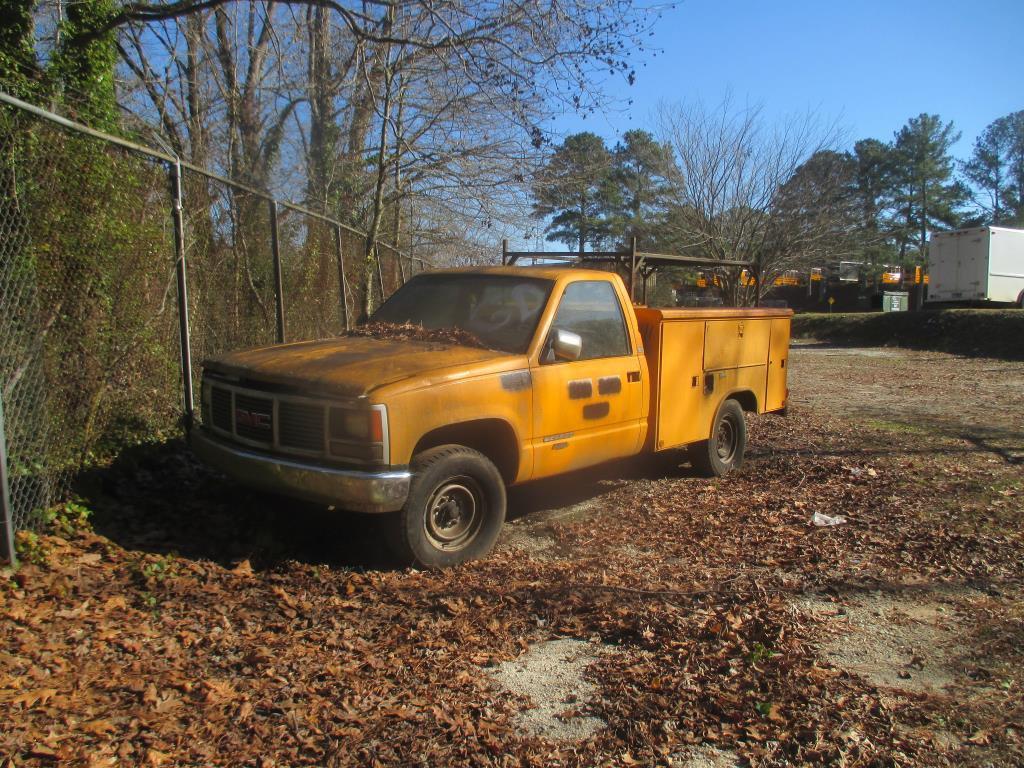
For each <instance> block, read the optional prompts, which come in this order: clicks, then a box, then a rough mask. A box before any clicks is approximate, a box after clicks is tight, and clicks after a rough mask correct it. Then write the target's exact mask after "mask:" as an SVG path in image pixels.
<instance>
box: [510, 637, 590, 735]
mask: <svg viewBox="0 0 1024 768" xmlns="http://www.w3.org/2000/svg"><path fill="white" fill-rule="evenodd" d="M598 658H599V656H598V654H597V653H596V652H595V646H594V644H592V643H587V642H583V641H582V640H573V639H570V638H560V639H557V640H548V641H545V642H542V643H536V644H535V645H532V646H530V649H529V650H528V651H526V652H525V653H524V654H523V655H522V656H520V657H519V658H518V659H515V660H513V661H508V662H505V663H504V664H501V665H500V666H499V667H498V668H497V669H495V670H494V671H493V672H492V673H491V677H492V678H494V680H496V681H497V682H498V683H499V684H500V685H501V686H502V687H503V688H505V689H506V690H508V691H510V692H512V693H514V694H516V695H517V696H522V697H524V698H526V699H528V700H529V702H530V704H531V708H529V709H524V710H521V711H520V712H519V713H518V715H517V716H516V719H517V721H518V724H519V725H520V726H521V727H522V728H524V729H525V730H527V731H529V732H530V733H532V734H534V735H536V736H541V737H543V738H546V739H551V740H552V741H580V740H581V739H585V738H587V737H588V736H591V735H593V734H594V733H596V732H597V730H598V729H599V728H601V727H602V726H603V725H604V721H603V720H601V719H600V718H597V717H592V716H589V715H586V714H583V713H582V712H581V710H582V709H584V708H585V707H586V705H587V702H588V701H590V700H591V699H592V698H593V697H594V696H595V695H596V693H597V688H596V686H595V685H594V684H593V683H592V682H590V681H589V680H587V679H586V678H585V677H584V672H586V669H587V667H589V666H590V665H591V664H593V663H594V662H595V661H597V660H598Z"/></svg>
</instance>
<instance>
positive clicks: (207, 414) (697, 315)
mask: <svg viewBox="0 0 1024 768" xmlns="http://www.w3.org/2000/svg"><path fill="white" fill-rule="evenodd" d="M791 315H792V312H791V311H790V310H777V309H651V308H647V307H634V306H633V304H632V302H631V301H630V299H629V296H628V294H627V292H626V289H625V286H624V284H623V282H622V280H621V278H619V277H618V275H616V274H613V273H609V272H603V271H598V270H588V269H579V268H566V267H562V268H549V267H495V268H483V269H469V270H447V271H439V272H431V273H425V274H421V275H417V276H416V277H414V278H412V279H411V280H410V281H409V282H408V283H406V284H405V285H404V286H403V287H402V288H401V289H399V290H398V291H397V292H396V293H395V294H394V295H393V296H392V297H391V298H390V299H388V300H387V301H386V302H385V303H384V304H383V305H382V306H381V308H380V309H379V310H378V311H377V312H376V313H375V314H374V316H373V317H372V318H371V322H372V323H373V324H374V325H373V326H371V327H377V328H385V329H386V328H394V327H399V326H404V327H405V328H409V327H410V325H409V324H412V326H415V327H416V328H417V329H422V334H421V338H419V339H417V338H413V339H410V338H408V337H406V338H397V339H396V338H388V336H387V334H385V335H384V336H383V337H381V338H377V337H374V336H372V335H367V334H363V335H347V336H342V337H338V338H332V339H324V340H320V341H306V342H299V343H294V344H279V345H274V346H269V347H263V348H260V349H253V350H248V351H242V352H235V353H231V354H228V355H224V356H222V357H218V358H216V359H212V360H208V361H206V362H205V363H204V369H203V383H202V411H201V414H202V418H201V424H200V426H199V427H197V428H196V429H194V430H193V431H192V444H193V447H194V449H195V451H196V452H197V454H198V455H199V456H200V457H202V458H203V459H205V460H206V461H207V462H209V463H210V464H212V465H214V466H216V467H218V468H220V469H221V470H223V471H224V472H226V473H227V474H228V475H230V476H233V477H235V478H237V479H238V480H240V481H241V482H243V483H245V484H248V485H251V486H254V487H257V488H261V489H265V490H270V491H274V492H278V493H283V494H285V495H291V496H295V497H299V498H304V499H308V500H311V501H316V502H321V503H325V504H330V505H334V506H335V507H337V508H339V509H346V510H353V511H362V512H380V513H388V514H390V515H391V524H390V525H388V526H387V530H388V531H389V532H390V538H391V540H392V541H391V544H392V547H393V549H394V550H395V552H396V554H397V555H398V556H399V557H400V558H401V559H402V560H403V561H405V562H408V563H410V564H415V565H418V566H420V567H444V566H449V565H453V564H456V563H459V562H462V561H465V560H469V559H472V558H476V557H481V556H483V555H485V554H487V553H488V552H489V551H490V549H491V547H492V546H493V545H494V542H495V540H496V538H497V536H498V533H499V531H500V529H501V526H502V524H503V523H504V520H505V507H506V501H505V488H506V486H510V485H515V484H519V483H525V482H527V481H530V480H536V479H539V478H544V477H551V476H553V475H560V474H563V473H566V472H571V471H572V470H576V469H581V468H583V467H588V466H591V465H594V464H599V463H601V462H605V461H610V460H613V459H620V458H624V457H627V456H633V455H635V454H639V453H642V452H645V451H646V452H654V451H666V450H675V449H679V448H683V447H686V448H687V449H688V451H689V456H690V460H691V461H692V463H693V465H694V466H695V467H697V468H698V469H700V470H702V471H703V472H706V473H708V474H711V475H721V474H724V473H725V472H728V471H729V470H731V469H734V468H737V467H739V466H740V465H741V463H742V462H743V454H744V448H745V445H746V427H745V423H744V417H743V412H744V411H751V412H756V413H765V412H768V411H781V410H783V409H784V408H785V407H786V397H787V389H786V362H787V357H788V350H789V325H790V317H791ZM451 329H455V332H452V331H451ZM432 332H436V338H435V337H432V335H431V333H432ZM446 334H447V335H446ZM453 338H454V339H456V341H455V342H453V341H452V340H451V339H453Z"/></svg>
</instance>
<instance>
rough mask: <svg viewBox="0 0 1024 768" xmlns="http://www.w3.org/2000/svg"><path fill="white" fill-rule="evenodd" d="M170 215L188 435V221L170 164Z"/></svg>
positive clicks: (191, 407)
mask: <svg viewBox="0 0 1024 768" xmlns="http://www.w3.org/2000/svg"><path fill="white" fill-rule="evenodd" d="M170 172H171V197H172V198H173V200H172V208H171V215H172V217H173V219H174V271H175V273H176V274H177V278H178V337H179V341H180V344H181V393H182V406H183V409H184V413H183V416H184V423H185V431H186V432H187V431H188V430H190V429H191V428H192V422H193V420H194V419H195V398H194V396H193V393H192V341H191V336H190V334H189V327H188V280H187V274H186V269H185V218H184V212H183V211H182V206H181V163H180V162H175V163H172V164H170Z"/></svg>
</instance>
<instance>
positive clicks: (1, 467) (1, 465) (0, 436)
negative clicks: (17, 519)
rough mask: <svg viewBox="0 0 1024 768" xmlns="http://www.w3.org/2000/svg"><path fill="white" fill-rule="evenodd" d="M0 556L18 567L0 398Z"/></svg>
mask: <svg viewBox="0 0 1024 768" xmlns="http://www.w3.org/2000/svg"><path fill="white" fill-rule="evenodd" d="M0 517H2V518H3V519H0V525H3V531H0V547H2V549H0V556H2V557H3V558H4V559H5V560H7V562H9V563H10V564H11V567H12V568H16V567H17V566H18V555H17V553H16V552H15V551H14V509H12V507H11V488H10V486H9V485H8V483H7V434H6V433H5V432H4V402H3V398H2V397H0Z"/></svg>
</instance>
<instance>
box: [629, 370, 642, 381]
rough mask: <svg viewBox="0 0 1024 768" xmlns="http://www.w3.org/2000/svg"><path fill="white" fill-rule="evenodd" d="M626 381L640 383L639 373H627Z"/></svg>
mask: <svg viewBox="0 0 1024 768" xmlns="http://www.w3.org/2000/svg"><path fill="white" fill-rule="evenodd" d="M626 381H640V371H629V372H628V373H627V374H626Z"/></svg>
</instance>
